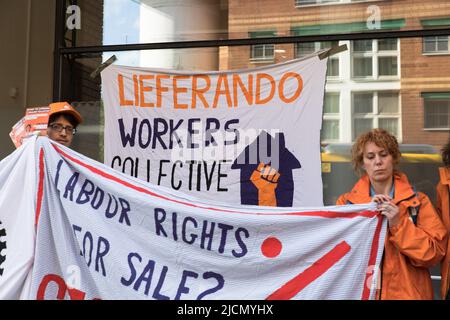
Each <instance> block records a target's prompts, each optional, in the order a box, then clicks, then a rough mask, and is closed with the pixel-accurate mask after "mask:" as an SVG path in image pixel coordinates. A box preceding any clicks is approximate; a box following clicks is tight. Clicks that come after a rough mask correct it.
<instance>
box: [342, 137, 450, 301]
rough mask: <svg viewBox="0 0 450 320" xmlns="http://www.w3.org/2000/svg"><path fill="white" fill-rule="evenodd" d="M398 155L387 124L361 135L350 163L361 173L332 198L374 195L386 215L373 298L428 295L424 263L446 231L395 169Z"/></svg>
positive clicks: (436, 254)
mask: <svg viewBox="0 0 450 320" xmlns="http://www.w3.org/2000/svg"><path fill="white" fill-rule="evenodd" d="M400 157H401V153H400V150H399V146H398V142H397V139H396V138H395V137H394V136H393V135H391V134H390V133H388V132H387V131H386V130H383V129H373V130H371V131H369V132H367V133H365V134H362V135H360V136H359V137H358V139H357V140H356V142H355V144H354V145H353V148H352V163H353V167H354V169H355V170H356V171H359V172H361V169H363V170H364V171H365V174H364V175H363V176H362V177H361V179H360V180H359V181H358V182H357V183H356V184H355V186H354V187H353V189H352V191H351V192H348V193H345V194H343V195H341V196H340V197H339V198H338V200H337V204H338V205H344V204H356V203H369V202H372V201H373V202H376V203H377V208H378V210H379V211H380V213H381V214H382V215H384V216H385V217H386V218H387V219H388V227H389V228H388V229H389V230H388V231H387V234H386V241H385V244H384V254H383V261H382V263H381V268H382V270H381V279H380V282H381V287H379V290H378V294H377V299H381V300H394V299H414V300H416V299H433V288H432V285H431V276H430V273H429V271H428V268H430V267H432V266H434V265H436V264H438V263H439V261H440V260H441V259H442V257H443V256H444V254H445V251H446V244H447V231H446V230H445V227H444V225H443V224H442V222H441V220H440V218H439V216H438V214H437V212H436V211H435V209H434V207H433V205H432V204H431V202H430V200H429V199H428V197H427V196H426V195H425V194H423V193H421V192H415V191H414V189H413V187H412V186H411V184H410V183H409V181H408V178H407V177H406V175H405V174H403V173H401V172H399V171H397V170H396V165H397V164H398V163H399V161H400Z"/></svg>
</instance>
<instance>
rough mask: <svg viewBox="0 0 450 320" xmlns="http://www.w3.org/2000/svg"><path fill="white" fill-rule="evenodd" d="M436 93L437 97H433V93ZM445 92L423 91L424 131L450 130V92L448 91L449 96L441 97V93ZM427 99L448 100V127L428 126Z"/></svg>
mask: <svg viewBox="0 0 450 320" xmlns="http://www.w3.org/2000/svg"><path fill="white" fill-rule="evenodd" d="M433 94H436V95H437V96H436V97H432V96H431V95H433ZM442 94H445V93H442V92H437V93H422V98H423V130H424V131H448V130H450V93H448V95H449V96H448V97H439V95H442ZM427 101H430V102H431V101H446V102H447V107H448V111H447V117H448V120H447V127H427V126H426V125H427V120H426V119H427V112H426V109H427V105H426V104H427Z"/></svg>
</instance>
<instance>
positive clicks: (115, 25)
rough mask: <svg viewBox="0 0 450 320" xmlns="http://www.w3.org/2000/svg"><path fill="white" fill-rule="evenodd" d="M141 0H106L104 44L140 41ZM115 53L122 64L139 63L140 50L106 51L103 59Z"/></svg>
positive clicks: (134, 64)
mask: <svg viewBox="0 0 450 320" xmlns="http://www.w3.org/2000/svg"><path fill="white" fill-rule="evenodd" d="M139 2H140V1H139V0H104V15H103V16H104V24H103V26H104V27H103V28H104V29H103V45H113V44H133V43H139V22H140V21H139V20H140V3H139ZM113 54H115V55H116V57H117V58H118V61H117V62H116V64H120V65H130V66H138V65H139V62H140V61H139V58H140V55H139V52H138V51H123V52H105V53H104V54H103V61H105V60H107V59H108V58H109V57H111V56H112V55H113Z"/></svg>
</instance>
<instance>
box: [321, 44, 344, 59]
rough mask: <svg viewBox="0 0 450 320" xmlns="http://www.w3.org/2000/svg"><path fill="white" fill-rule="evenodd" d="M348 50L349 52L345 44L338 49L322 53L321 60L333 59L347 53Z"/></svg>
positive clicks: (333, 48)
mask: <svg viewBox="0 0 450 320" xmlns="http://www.w3.org/2000/svg"><path fill="white" fill-rule="evenodd" d="M347 50H348V48H347V45H346V44H343V45H341V46H337V47H332V48H330V49H328V50H327V51H325V52H322V53H320V54H319V59H320V60H323V59H325V58H328V57H331V56H333V55H335V54H337V53H340V52H343V51H347Z"/></svg>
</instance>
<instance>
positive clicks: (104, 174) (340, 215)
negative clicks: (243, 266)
mask: <svg viewBox="0 0 450 320" xmlns="http://www.w3.org/2000/svg"><path fill="white" fill-rule="evenodd" d="M52 146H53V148H54V149H55V150H56V151H57V152H58V153H59V154H61V155H62V156H63V157H65V158H67V159H69V160H71V161H73V162H75V163H76V164H78V165H80V166H82V167H84V168H86V169H88V170H89V171H91V172H92V173H94V174H97V175H99V176H101V177H103V178H105V179H108V180H111V181H114V182H117V183H119V184H121V185H123V186H125V187H127V188H131V189H133V190H136V191H138V192H141V193H144V194H147V195H150V196H153V197H156V198H160V199H163V200H167V201H170V202H174V203H177V204H182V205H186V206H189V207H194V208H199V209H207V210H211V211H220V212H227V213H239V214H248V215H266V216H270V215H286V216H290V215H294V216H310V217H322V218H331V219H332V218H348V219H352V218H356V217H364V218H373V217H375V216H377V215H378V214H379V213H378V211H368V210H366V211H357V212H333V211H313V212H282V213H280V212H273V213H259V212H256V213H253V212H250V213H249V212H245V211H237V210H227V209H224V208H220V209H219V208H214V207H206V206H202V205H196V204H193V203H189V202H185V201H180V200H176V199H172V198H169V197H166V196H163V195H160V194H157V193H154V192H152V191H150V190H147V189H145V188H142V187H139V186H135V185H133V184H131V183H129V182H127V181H124V180H121V179H120V178H118V177H116V176H113V175H111V174H108V173H107V172H104V171H102V170H100V169H98V168H96V167H93V166H91V165H88V164H86V163H84V162H83V161H81V160H79V159H76V158H74V157H72V156H70V155H68V154H67V153H65V152H64V151H62V150H61V149H60V148H59V147H58V146H56V145H54V144H52Z"/></svg>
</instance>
